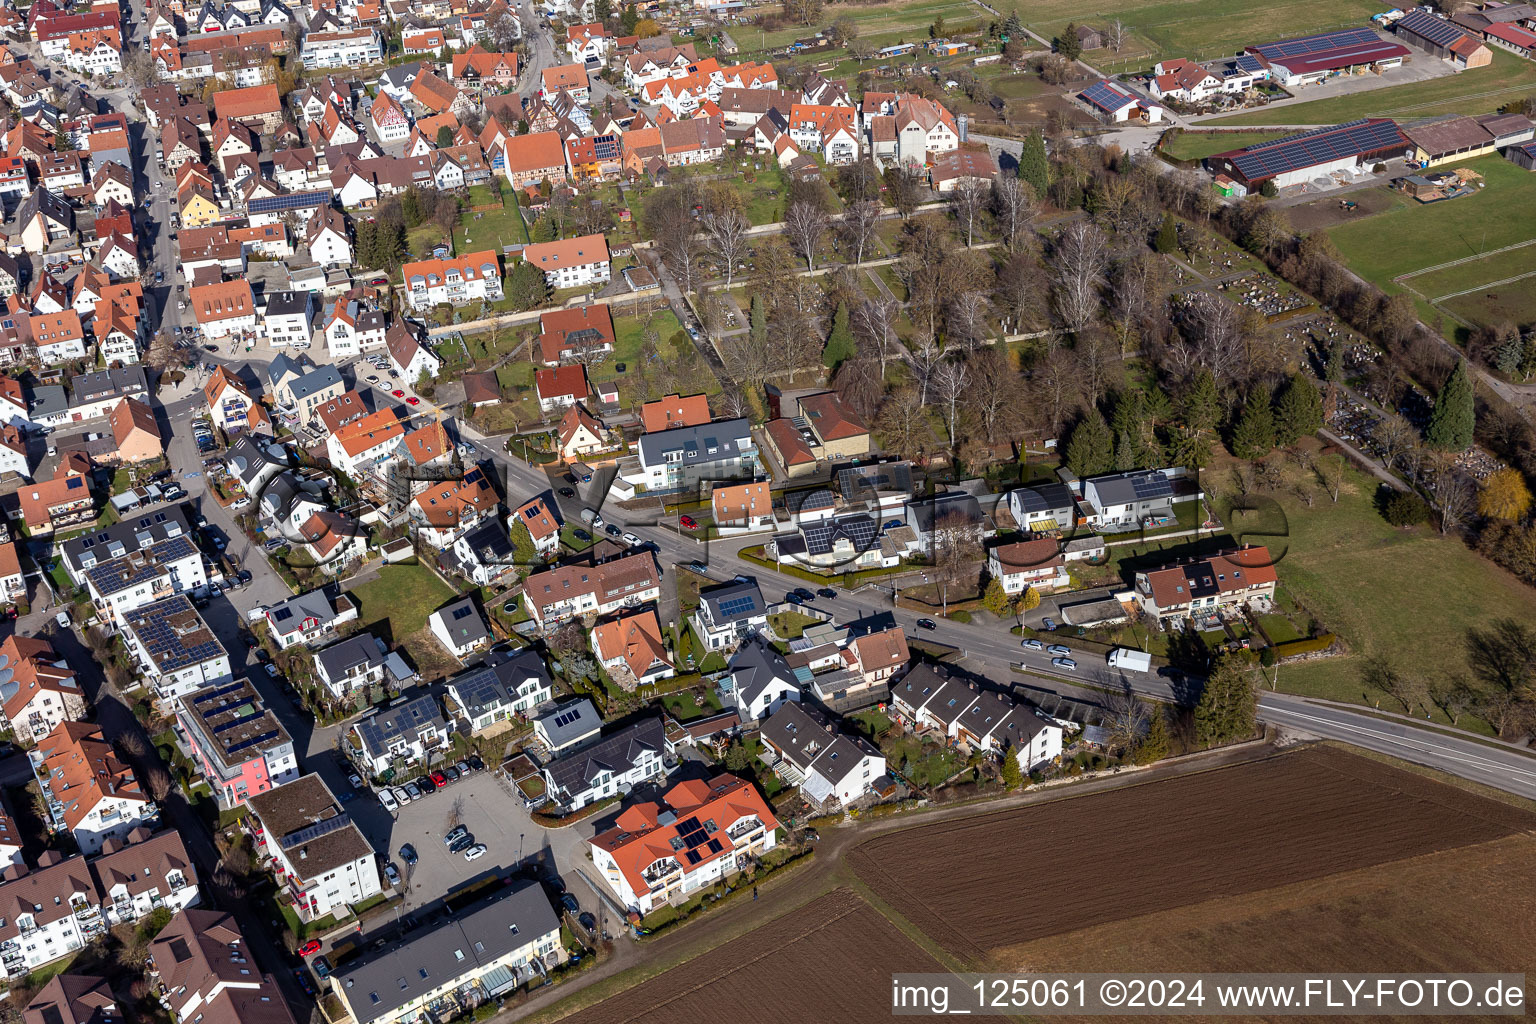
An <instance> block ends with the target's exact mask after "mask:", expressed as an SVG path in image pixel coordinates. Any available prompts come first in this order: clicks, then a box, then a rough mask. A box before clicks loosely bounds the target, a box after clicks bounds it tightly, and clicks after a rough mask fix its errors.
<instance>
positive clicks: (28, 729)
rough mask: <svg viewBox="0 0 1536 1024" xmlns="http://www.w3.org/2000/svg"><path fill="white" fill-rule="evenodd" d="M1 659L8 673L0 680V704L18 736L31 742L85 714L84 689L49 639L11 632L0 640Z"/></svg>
mask: <svg viewBox="0 0 1536 1024" xmlns="http://www.w3.org/2000/svg"><path fill="white" fill-rule="evenodd" d="M0 659H3V665H4V669H5V671H6V672H8V673H9V675H10V677H9V679H7V680H6V681H5V682H3V683H0V705H3V708H4V712H5V725H6V728H8V729H9V730H10V731H11V732H12V733H13V734H14V735H15V736H16V738H17V739H19V740H21V741H23V742H26V743H33V742H36V741H37V740H39V739H41V738H42V737H44V736H46V735H48V734H49V733H51V732H53V731H54V730H55V729H57V728H58V727H59V726H60V725H61V724H63V723H64V722H77V721H80V720H81V719H83V718H85V716H86V714H87V704H86V700H85V691H84V690H83V689H82V688H81V686H80V681H79V680H78V679H77V678H75V672H74V669H72V668H70V667H69V663H68V662H66V661H65V660H64V659H63V658H61V657H60V656H59V655H58V653H57V652H55V651H54V649H53V646H52V645H51V644H49V643H48V641H46V640H43V639H40V638H37V637H29V636H20V635H18V634H14V633H13V634H12V635H10V636H8V637H6V638H5V641H4V643H0Z"/></svg>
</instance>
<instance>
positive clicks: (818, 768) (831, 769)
mask: <svg viewBox="0 0 1536 1024" xmlns="http://www.w3.org/2000/svg"><path fill="white" fill-rule="evenodd" d="M785 706H786V707H788V706H789V705H787V704H786V705H785ZM868 756H874V757H879V756H880V751H878V750H876V749H875V747H874V746H873V745H872V744H871V743H870V742H869V741H868V740H866V739H864V738H863V737H861V736H845V735H838V736H834V737H833V738H832V740H831V741H830V742H829V743H827V745H826V746H824V747H823V748H822V749H821V752H820V753H819V754H817V755H816V760H814V761H812V762H811V769H812V770H813V771H815V772H816V773H818V774H819V775H820V776H821V777H822V778H824V779H826V780H827V781H828V782H830V783H832V785H833V786H834V787H835V786H836V785H837V784H838V783H840V782H842V781H843V779H844V778H846V777H847V775H848V773H849V772H851V771H853V770H854V769H856V768H858V766H859V765H860V764H862V763H863V762H864V758H865V757H868Z"/></svg>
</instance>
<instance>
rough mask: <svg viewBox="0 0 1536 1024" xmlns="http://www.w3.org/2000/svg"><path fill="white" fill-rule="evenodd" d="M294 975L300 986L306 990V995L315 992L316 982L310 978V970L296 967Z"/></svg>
mask: <svg viewBox="0 0 1536 1024" xmlns="http://www.w3.org/2000/svg"><path fill="white" fill-rule="evenodd" d="M293 977H294V979H295V980H297V981H298V983H299V987H300V988H302V989H303V990H304V994H305V995H307V996H312V995H314V994H315V983H314V982H312V981H310V980H309V972H308V971H306V970H304V968H302V967H295V968H294V969H293Z"/></svg>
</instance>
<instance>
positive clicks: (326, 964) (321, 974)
mask: <svg viewBox="0 0 1536 1024" xmlns="http://www.w3.org/2000/svg"><path fill="white" fill-rule="evenodd" d="M310 966H311V967H313V968H314V969H315V977H317V978H319V979H321V980H322V981H323V980H325V979H326V978H328V977H330V976H331V962H330V961H329V960H327V959H326V958H325V957H323V956H317V957H315V962H314V963H312V964H310Z"/></svg>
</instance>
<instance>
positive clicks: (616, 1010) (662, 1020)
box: [561, 889, 943, 1024]
mask: <svg viewBox="0 0 1536 1024" xmlns="http://www.w3.org/2000/svg"><path fill="white" fill-rule="evenodd" d="M942 969H943V968H942V967H941V966H940V964H939V963H938V961H936V960H935V959H934V958H933V956H932V955H931V954H929V953H926V952H924V951H923V950H922V949H921V948H920V947H919V946H918V945H917V944H916V943H914V942H913V941H912V940H911V939H909V938H907V937H906V936H905V935H903V934H902V933H901V932H899V931H897V930H896V927H895V926H894V925H892V924H891V922H889V921H887V920H886V919H885V918H884V917H881V916H880V915H879V914H878V913H876V912H875V910H874V909H873V908H871V907H870V906H869V905H868V904H867V903H865V902H864V901H863V900H862V899H860V898H859V897H858V896H857V895H855V894H854V893H853V892H851V891H849V890H847V889H836V890H834V891H832V892H829V893H827V894H826V895H824V896H821V897H819V898H817V899H815V900H812V901H811V902H810V903H807V904H805V905H804V906H802V907H800V908H799V909H797V910H794V911H792V912H790V913H788V914H785V915H784V916H782V917H780V918H777V919H776V920H773V921H770V922H768V923H767V924H764V925H761V926H759V927H757V928H755V929H753V930H752V931H750V932H748V933H747V934H745V935H742V936H741V937H739V938H736V939H734V940H732V941H730V942H727V943H726V944H725V945H723V946H718V947H716V948H714V949H711V950H710V951H709V952H707V953H705V954H703V955H702V956H698V957H695V958H694V959H692V960H689V961H688V962H686V963H683V964H681V965H679V966H677V967H674V968H672V969H671V970H669V971H665V972H663V973H662V974H659V975H657V976H656V977H654V978H652V979H650V980H649V981H646V982H644V983H642V984H640V985H638V986H636V987H634V988H632V989H629V990H628V991H626V992H623V993H621V994H619V995H615V996H612V997H611V998H609V999H606V1000H604V1001H603V1002H601V1003H598V1004H597V1005H595V1006H591V1007H588V1008H587V1009H585V1010H581V1011H579V1012H577V1013H574V1014H572V1015H570V1016H568V1017H563V1018H561V1019H562V1020H565V1021H569V1022H570V1024H620V1022H622V1024H677V1022H679V1021H701V1020H715V1019H718V1018H719V1017H720V1016H722V1015H727V1016H729V1015H734V1014H735V1013H740V1014H742V1015H743V1016H751V1017H752V1018H753V1019H755V1020H766V1021H838V1022H839V1024H866V1022H867V1024H885V1022H887V1021H889V1020H890V1009H889V1007H890V998H891V996H890V984H891V973H892V972H893V971H918V972H933V971H940V970H942Z"/></svg>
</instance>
